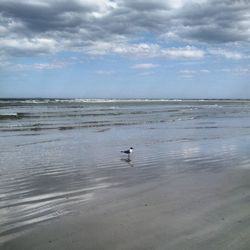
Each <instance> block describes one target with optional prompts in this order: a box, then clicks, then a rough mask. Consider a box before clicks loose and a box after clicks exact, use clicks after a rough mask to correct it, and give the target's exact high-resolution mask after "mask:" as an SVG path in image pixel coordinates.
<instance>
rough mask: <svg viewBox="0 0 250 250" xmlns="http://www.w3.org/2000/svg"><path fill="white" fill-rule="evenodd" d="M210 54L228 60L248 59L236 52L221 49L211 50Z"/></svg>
mask: <svg viewBox="0 0 250 250" xmlns="http://www.w3.org/2000/svg"><path fill="white" fill-rule="evenodd" d="M209 53H210V54H211V55H215V56H221V57H224V58H226V59H232V60H240V59H243V58H246V56H245V55H243V54H242V53H239V52H235V51H228V50H223V49H220V48H216V49H210V50H209Z"/></svg>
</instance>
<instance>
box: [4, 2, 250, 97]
mask: <svg viewBox="0 0 250 250" xmlns="http://www.w3.org/2000/svg"><path fill="white" fill-rule="evenodd" d="M249 45H250V1H249V0H220V1H218V0H0V98H25V97H29V98H37V97H51V98H250V80H249V79H250V46H249Z"/></svg>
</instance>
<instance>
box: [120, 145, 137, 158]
mask: <svg viewBox="0 0 250 250" xmlns="http://www.w3.org/2000/svg"><path fill="white" fill-rule="evenodd" d="M133 149H134V148H132V147H130V148H129V149H127V150H123V151H121V153H124V154H127V155H128V157H129V156H130V154H131V153H132V152H133Z"/></svg>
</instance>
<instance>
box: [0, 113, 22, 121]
mask: <svg viewBox="0 0 250 250" xmlns="http://www.w3.org/2000/svg"><path fill="white" fill-rule="evenodd" d="M21 118H23V114H22V113H10V114H0V120H9V119H21Z"/></svg>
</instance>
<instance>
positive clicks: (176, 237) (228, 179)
mask: <svg viewBox="0 0 250 250" xmlns="http://www.w3.org/2000/svg"><path fill="white" fill-rule="evenodd" d="M133 169H134V168H131V171H133ZM249 236H250V170H249V169H236V168H235V169H232V168H230V169H229V170H223V171H221V170H220V171H211V169H210V170H208V169H205V170H204V169H203V170H197V169H196V170H195V171H194V170H192V169H187V170H184V169H182V170H178V171H169V172H168V174H166V175H165V176H161V177H159V178H158V179H155V180H153V181H149V182H146V181H145V183H140V184H138V185H134V186H131V187H129V186H128V187H123V188H119V187H117V188H112V189H105V190H102V191H100V192H97V193H96V194H95V198H94V199H93V200H91V201H90V202H88V203H87V204H83V205H82V206H80V208H79V207H78V208H77V209H76V210H75V211H72V213H71V214H70V215H67V216H61V217H59V218H57V219H54V220H51V221H47V222H43V223H41V224H38V225H36V226H33V228H32V229H31V230H29V231H27V232H25V233H24V234H23V235H21V236H20V237H18V238H16V239H13V240H11V241H9V242H6V243H5V244H4V245H2V246H1V247H0V248H1V249H4V250H45V249H46V250H52V249H53V250H59V249H60V250H68V249H71V250H80V249H81V250H88V249H98V250H99V249H105V250H106V249H107V250H110V249H127V250H131V249H144V250H145V249H178V250H180V249H203V250H204V249H210V250H211V249H242V250H243V249H245V250H249V249H250V237H249Z"/></svg>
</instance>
